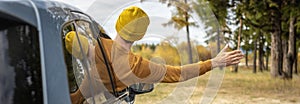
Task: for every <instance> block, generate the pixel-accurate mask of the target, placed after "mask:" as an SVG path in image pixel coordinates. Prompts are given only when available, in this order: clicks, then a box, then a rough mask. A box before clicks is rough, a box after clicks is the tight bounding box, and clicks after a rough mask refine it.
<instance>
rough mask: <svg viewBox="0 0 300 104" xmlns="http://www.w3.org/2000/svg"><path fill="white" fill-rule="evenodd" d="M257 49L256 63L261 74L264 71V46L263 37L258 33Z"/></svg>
mask: <svg viewBox="0 0 300 104" xmlns="http://www.w3.org/2000/svg"><path fill="white" fill-rule="evenodd" d="M258 35H259V48H258V52H259V54H258V63H259V70H260V72H263V70H264V67H265V66H264V50H263V46H264V41H263V37H262V34H261V32H259V34H258Z"/></svg>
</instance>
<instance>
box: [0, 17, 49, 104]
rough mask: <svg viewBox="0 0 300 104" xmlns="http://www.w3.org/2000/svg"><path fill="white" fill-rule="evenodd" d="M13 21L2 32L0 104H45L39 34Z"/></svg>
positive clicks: (0, 48)
mask: <svg viewBox="0 0 300 104" xmlns="http://www.w3.org/2000/svg"><path fill="white" fill-rule="evenodd" d="M6 21H7V20H6ZM10 22H11V24H13V25H3V26H4V27H3V26H2V27H1V29H0V104H42V103H43V92H42V91H43V89H42V77H41V63H40V48H39V40H38V39H39V37H38V32H37V30H36V28H35V27H32V26H29V25H26V24H19V23H15V22H13V21H10ZM5 26H7V27H5ZM8 26H9V27H8Z"/></svg>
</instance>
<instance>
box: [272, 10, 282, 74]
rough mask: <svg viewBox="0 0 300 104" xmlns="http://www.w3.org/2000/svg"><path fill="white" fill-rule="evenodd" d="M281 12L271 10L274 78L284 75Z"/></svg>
mask: <svg viewBox="0 0 300 104" xmlns="http://www.w3.org/2000/svg"><path fill="white" fill-rule="evenodd" d="M278 15H279V11H277V10H276V9H272V10H271V16H272V18H271V23H272V24H274V25H273V26H272V31H271V41H272V42H271V46H272V48H271V61H272V62H271V75H272V76H273V77H278V76H281V73H282V47H281V20H280V16H278Z"/></svg>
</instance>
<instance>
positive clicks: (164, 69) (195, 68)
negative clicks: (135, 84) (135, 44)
mask: <svg viewBox="0 0 300 104" xmlns="http://www.w3.org/2000/svg"><path fill="white" fill-rule="evenodd" d="M129 64H130V67H131V70H132V72H133V73H134V74H135V75H136V76H137V77H139V78H140V79H142V80H141V82H143V83H158V82H163V83H174V82H181V81H186V80H189V79H191V78H194V77H197V76H200V75H203V74H205V73H206V72H208V71H210V70H211V69H212V65H211V64H212V63H211V60H207V61H200V62H198V63H194V64H188V65H183V66H170V65H162V64H156V63H154V62H150V61H149V60H147V59H144V58H142V57H141V56H137V55H134V54H132V53H130V54H129Z"/></svg>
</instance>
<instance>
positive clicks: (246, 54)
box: [245, 50, 248, 67]
mask: <svg viewBox="0 0 300 104" xmlns="http://www.w3.org/2000/svg"><path fill="white" fill-rule="evenodd" d="M245 61H246V66H247V67H248V51H247V50H246V53H245Z"/></svg>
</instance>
